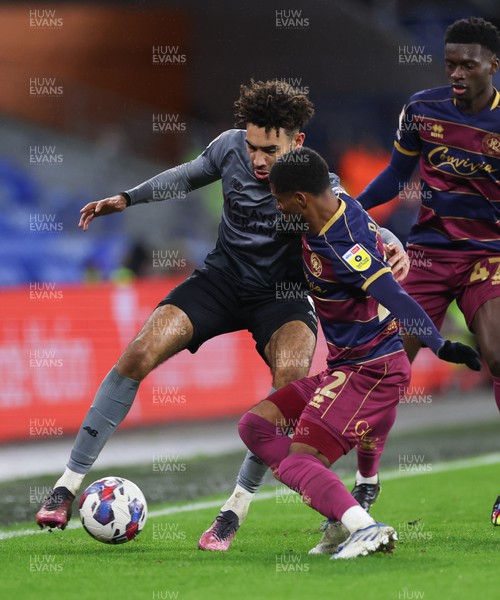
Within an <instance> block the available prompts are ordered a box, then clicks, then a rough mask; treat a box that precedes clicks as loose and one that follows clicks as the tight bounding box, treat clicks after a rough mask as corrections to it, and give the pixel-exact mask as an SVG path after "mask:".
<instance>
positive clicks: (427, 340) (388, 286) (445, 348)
mask: <svg viewBox="0 0 500 600" xmlns="http://www.w3.org/2000/svg"><path fill="white" fill-rule="evenodd" d="M365 291H366V292H367V293H369V294H370V295H371V296H373V297H374V298H375V299H376V300H377V301H378V302H380V304H382V305H383V306H384V307H385V308H387V309H388V310H389V311H390V312H391V313H392V314H393V315H394V316H395V317H397V318H398V319H399V320H400V322H401V324H402V326H403V327H404V329H405V330H406V331H407V332H408V333H410V334H411V335H414V336H415V337H417V338H419V339H420V341H421V342H423V343H424V344H426V345H427V346H428V347H429V348H430V349H431V350H432V351H433V352H434V354H436V355H437V356H438V357H439V358H441V359H442V360H446V361H448V362H453V363H462V364H465V365H467V366H468V367H469V369H472V370H473V371H480V370H481V362H480V361H479V354H478V353H477V352H476V351H475V350H474V348H471V347H470V346H466V345H465V344H462V343H460V342H452V341H450V340H445V339H444V338H443V337H442V336H441V334H440V333H439V331H438V330H437V329H436V328H435V326H434V323H433V322H432V321H431V320H430V318H429V317H428V315H427V313H426V312H425V311H424V310H423V308H422V307H421V306H420V305H419V304H418V303H417V302H415V300H413V298H411V297H410V296H409V295H408V294H407V293H406V292H405V291H404V290H403V288H402V287H401V286H400V285H399V283H397V282H396V281H395V280H394V278H393V277H392V275H391V274H390V273H388V272H386V273H384V274H382V275H381V276H380V277H378V278H377V279H375V281H374V282H373V283H371V284H370V285H369V286H367V288H366V289H365Z"/></svg>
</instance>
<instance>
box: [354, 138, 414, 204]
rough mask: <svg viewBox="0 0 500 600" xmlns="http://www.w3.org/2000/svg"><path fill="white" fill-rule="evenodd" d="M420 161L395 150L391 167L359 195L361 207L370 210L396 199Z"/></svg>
mask: <svg viewBox="0 0 500 600" xmlns="http://www.w3.org/2000/svg"><path fill="white" fill-rule="evenodd" d="M418 160H419V157H418V156H407V155H405V154H402V153H401V152H399V151H398V150H396V149H394V150H393V151H392V156H391V162H390V163H389V166H388V167H386V168H385V169H384V170H383V171H382V173H380V175H377V177H375V179H374V180H373V181H372V182H371V183H369V184H368V186H367V187H366V188H365V189H364V190H363V191H362V192H361V194H359V196H358V198H357V200H358V202H359V203H360V204H361V206H362V207H363V208H364V209H365V210H368V209H370V208H373V207H374V206H378V205H379V204H384V203H385V202H389V200H392V199H393V198H395V197H396V196H397V195H398V194H399V193H400V192H401V191H402V190H403V187H404V184H405V183H407V182H408V181H409V180H410V177H411V176H412V174H413V171H414V169H415V167H416V166H417V163H418Z"/></svg>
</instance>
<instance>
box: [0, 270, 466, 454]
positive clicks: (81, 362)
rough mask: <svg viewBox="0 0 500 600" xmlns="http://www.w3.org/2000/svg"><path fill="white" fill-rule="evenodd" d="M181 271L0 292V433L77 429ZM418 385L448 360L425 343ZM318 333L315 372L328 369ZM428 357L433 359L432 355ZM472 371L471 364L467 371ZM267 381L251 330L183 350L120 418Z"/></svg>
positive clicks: (247, 402) (232, 408) (240, 406)
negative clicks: (164, 276) (123, 281)
mask: <svg viewBox="0 0 500 600" xmlns="http://www.w3.org/2000/svg"><path fill="white" fill-rule="evenodd" d="M179 281H180V280H178V279H168V280H161V281H142V282H136V283H133V284H129V285H117V284H95V285H84V286H60V287H58V286H57V285H54V284H47V283H36V284H31V285H30V286H29V287H26V288H22V289H15V290H5V291H3V292H2V293H1V294H0V299H1V305H2V318H1V320H0V381H1V390H0V441H2V442H5V441H9V440H16V439H33V438H42V437H43V438H46V437H55V436H62V435H67V434H70V433H74V432H75V431H76V430H77V429H78V427H79V425H80V423H81V421H82V418H83V417H84V415H85V413H86V411H87V410H88V408H89V406H90V404H91V403H92V400H93V397H94V394H95V392H96V390H97V388H98V386H99V384H100V383H101V381H102V379H103V377H104V376H105V375H106V373H107V372H108V371H109V369H110V368H111V367H112V366H113V364H114V363H115V362H116V361H117V359H118V357H119V356H120V354H121V352H122V351H123V349H124V348H125V347H126V346H127V344H128V343H129V341H130V340H131V339H132V338H133V337H134V336H135V334H136V333H137V332H138V331H139V329H140V328H141V326H142V324H143V323H144V321H145V320H146V319H147V318H148V316H149V315H150V313H151V312H152V310H153V309H154V307H155V306H156V304H157V303H158V302H159V301H160V300H161V299H162V298H163V297H164V296H165V295H166V294H167V293H168V292H169V291H170V289H172V288H173V287H174V286H175V285H176V284H177V283H178V282H179ZM421 355H422V357H421V358H420V356H419V360H421V364H422V368H421V369H420V370H419V369H418V365H419V363H417V364H416V368H415V370H414V385H422V386H423V387H422V389H424V387H425V390H426V393H428V392H429V390H432V389H433V388H436V387H440V386H441V384H442V383H443V382H446V383H449V381H450V378H453V371H452V367H450V366H449V365H447V364H445V363H443V362H442V361H438V360H437V359H435V357H434V356H432V355H430V353H429V351H427V353H426V352H422V353H421ZM325 357H326V344H325V341H324V338H323V336H322V335H321V334H320V337H319V340H318V346H317V349H316V354H315V358H314V362H313V366H312V368H311V373H316V372H318V371H320V370H322V369H323V368H324V365H325ZM429 360H430V361H431V364H429ZM469 373H470V372H469ZM270 387H271V377H270V372H269V368H268V367H267V366H266V365H265V364H264V362H263V361H262V359H261V358H260V356H259V355H258V354H257V352H256V350H255V344H254V341H253V339H252V337H251V335H250V334H249V333H248V332H246V331H245V332H235V333H232V334H227V335H223V336H219V337H217V338H214V339H212V340H209V341H208V342H207V343H205V344H204V345H203V346H202V347H201V348H200V350H199V351H198V352H197V353H196V354H194V355H193V354H191V353H190V352H188V351H184V352H181V353H180V354H178V355H177V356H175V357H173V358H172V359H170V360H169V361H167V362H166V363H165V364H163V365H161V366H160V367H158V368H157V369H156V370H154V371H153V372H152V373H150V374H149V375H148V377H146V379H145V380H144V381H143V382H142V384H141V386H140V388H139V393H138V396H137V399H136V401H135V403H134V405H133V407H132V409H131V411H130V413H129V415H128V416H127V418H126V419H125V421H124V423H123V425H122V427H135V426H143V425H152V424H158V423H163V422H169V421H186V420H200V419H213V418H220V417H226V416H234V415H240V414H243V412H244V411H245V410H246V409H248V408H249V407H250V406H252V405H253V404H255V403H256V402H257V401H258V400H260V399H262V398H264V397H265V396H266V395H267V394H268V392H269V389H270Z"/></svg>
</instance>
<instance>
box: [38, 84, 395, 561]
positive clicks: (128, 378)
mask: <svg viewBox="0 0 500 600" xmlns="http://www.w3.org/2000/svg"><path fill="white" fill-rule="evenodd" d="M235 107H236V112H235V115H236V119H237V126H240V127H244V129H231V130H228V131H225V132H224V133H222V134H221V135H220V136H219V137H218V138H216V139H215V140H214V141H213V142H212V143H211V144H209V146H208V147H207V148H206V149H205V151H204V152H203V153H202V154H201V155H200V156H198V157H197V158H196V159H195V160H193V161H191V162H189V163H186V164H182V165H180V166H177V167H175V168H173V169H169V170H167V171H165V172H163V173H161V174H159V175H157V176H156V177H153V178H152V179H150V180H148V181H146V182H144V183H142V184H140V185H138V186H137V187H135V188H133V189H131V190H129V191H127V192H124V193H122V194H119V195H117V196H113V197H110V198H105V199H104V200H100V201H97V202H91V203H89V204H87V205H86V206H84V207H83V209H82V210H81V219H80V226H81V227H82V228H83V230H84V231H85V230H87V229H88V227H89V225H90V223H91V222H92V220H93V219H94V218H95V217H98V216H102V215H107V214H111V213H114V212H121V211H123V210H124V209H125V208H127V207H129V206H135V205H138V204H142V203H145V202H151V201H154V200H155V199H156V198H155V190H158V189H170V190H176V191H177V192H178V193H186V192H189V191H191V190H194V189H196V188H200V187H202V186H204V185H207V184H209V183H212V182H214V181H217V180H219V179H222V188H223V194H224V204H223V213H222V219H221V223H220V226H219V235H218V239H217V244H216V247H215V249H214V250H213V251H212V252H210V253H209V254H208V256H207V257H206V259H205V266H204V267H203V268H202V269H199V270H196V271H195V272H194V273H193V274H192V276H191V277H189V278H188V279H187V280H186V281H184V282H183V283H182V284H180V285H179V286H177V287H176V288H175V289H174V290H173V291H172V292H171V293H170V294H169V295H168V296H167V297H166V298H165V299H164V300H162V301H161V302H160V304H159V305H158V306H157V308H156V309H155V310H154V311H153V313H152V314H151V316H150V318H149V319H148V321H147V322H146V323H145V325H144V326H143V328H142V330H141V331H140V333H139V334H138V335H137V337H136V338H135V339H134V340H133V341H132V342H131V343H130V344H129V345H128V347H127V348H126V349H125V351H124V352H123V354H122V356H121V357H120V358H119V360H118V362H117V363H116V365H115V366H114V367H113V368H112V369H111V371H110V372H109V373H108V374H107V375H106V377H105V379H104V380H103V382H102V384H101V386H100V387H99V389H98V391H97V393H96V396H95V399H94V402H93V404H92V406H91V408H90V410H89V412H88V414H87V416H86V417H85V419H84V422H83V425H82V428H81V429H80V432H79V433H78V435H77V438H76V441H75V443H74V446H73V448H72V451H71V456H70V459H69V462H68V464H67V468H66V470H65V472H64V473H63V475H62V477H61V478H60V479H59V480H58V481H57V482H56V484H55V486H54V490H53V492H52V493H51V494H50V495H49V497H48V498H47V499H46V501H45V502H44V504H43V506H42V508H41V509H40V511H39V512H38V513H37V517H36V518H37V522H38V523H39V525H40V526H42V527H43V526H45V525H47V526H49V527H61V528H63V529H64V527H65V526H66V524H67V522H68V520H69V518H70V516H71V507H72V503H73V500H74V498H75V495H76V493H77V492H78V489H79V488H80V486H81V483H82V481H83V478H84V476H85V474H86V473H87V472H88V471H89V470H90V468H91V467H92V465H93V463H94V461H95V460H96V458H97V457H98V455H99V453H100V451H101V450H102V448H103V447H104V445H105V443H106V441H107V440H108V439H109V437H110V436H111V434H112V433H113V431H114V430H115V429H116V427H117V426H118V425H119V424H120V423H121V422H122V421H123V419H124V418H125V416H126V415H127V413H128V411H129V409H130V407H131V406H132V403H133V401H134V398H135V396H136V393H137V389H138V387H139V384H140V382H141V381H142V380H143V379H144V377H146V375H147V374H148V373H149V372H150V371H151V370H152V369H154V368H155V367H157V366H158V365H159V364H161V363H162V362H164V361H165V360H167V359H168V358H170V357H171V356H173V355H174V354H176V353H177V352H180V351H181V350H184V349H186V348H187V349H188V350H189V351H190V352H193V353H194V352H196V351H197V349H198V348H199V347H200V346H201V345H202V344H203V343H204V342H205V341H206V340H208V339H210V338H212V337H214V336H217V335H220V334H223V333H227V332H230V331H236V330H240V329H248V330H249V331H250V332H251V333H252V334H253V337H254V340H255V342H256V347H257V351H258V352H259V354H260V355H261V357H262V358H263V360H265V362H266V363H267V364H268V365H269V367H270V369H271V373H272V385H273V390H275V389H279V388H281V387H283V386H284V385H286V384H287V383H289V382H290V381H294V380H295V379H299V378H300V377H304V376H305V375H307V373H308V371H309V367H310V363H311V360H312V356H313V352H314V348H315V345H316V332H317V318H316V314H315V312H314V309H313V307H312V303H311V302H310V301H309V298H308V295H307V294H308V290H307V286H306V285H305V281H304V275H303V272H302V266H301V249H300V236H298V235H294V236H291V235H289V234H288V235H286V234H285V235H283V234H281V233H280V232H279V231H277V227H276V221H277V218H278V217H279V216H280V213H279V211H277V208H276V202H275V200H274V198H273V197H272V195H271V192H270V189H269V183H268V177H269V171H270V169H271V167H272V165H273V164H274V162H275V160H276V158H277V157H278V156H280V155H282V154H284V153H285V152H287V151H289V150H292V149H293V148H296V147H298V146H301V145H302V143H303V141H304V133H302V128H303V127H304V126H305V125H306V124H307V122H308V121H309V119H310V118H311V117H312V116H313V114H314V109H313V105H312V103H311V101H310V100H309V98H308V97H307V95H305V94H303V93H300V92H299V91H297V90H296V89H294V88H293V87H292V86H290V85H288V84H286V83H284V82H279V81H268V82H260V81H257V82H252V84H251V85H250V86H244V85H243V86H241V95H240V98H239V100H238V101H237V102H236V103H235ZM330 177H331V185H332V187H333V188H334V189H337V188H338V187H339V181H338V177H337V176H336V175H333V174H331V175H330ZM386 234H387V235H388V237H387V239H386V240H385V241H387V242H390V241H394V236H392V234H390V232H386ZM389 251H390V253H391V254H392V255H393V256H392V261H393V263H394V269H395V272H397V273H399V275H400V276H403V275H405V274H406V270H405V265H404V259H405V257H406V255H405V253H404V252H402V251H399V249H397V248H396V247H394V246H391V247H390V249H389ZM277 282H289V283H291V284H295V286H296V287H298V288H299V294H298V297H297V298H295V299H293V300H290V301H287V302H283V301H280V300H279V299H277V295H276V283H277ZM158 321H160V322H162V323H169V324H170V325H171V327H169V328H167V329H170V330H171V331H172V333H168V332H165V333H163V332H162V334H161V335H159V334H158V332H155V325H154V324H155V323H157V322H158ZM175 332H181V333H180V334H177V333H175ZM280 355H281V356H283V355H286V356H297V357H299V356H300V357H301V360H300V361H299V360H298V361H296V363H295V364H291V362H293V361H287V365H286V366H284V365H282V364H280V361H279V357H280ZM266 470H267V467H266V465H265V464H263V463H262V461H260V460H259V459H257V458H256V457H255V456H253V455H252V454H250V453H248V454H247V456H246V458H245V460H244V462H243V464H242V466H241V469H240V472H239V474H238V478H237V485H236V488H235V490H234V492H233V494H232V495H231V497H230V498H229V499H228V500H227V502H226V503H225V504H224V506H223V507H222V508H221V512H220V515H219V516H218V517H217V519H216V520H215V521H214V523H213V525H212V526H211V527H210V528H209V529H208V530H207V531H206V532H205V533H204V534H203V535H202V537H201V539H200V541H199V547H200V548H201V549H206V550H227V549H228V548H229V545H230V543H231V541H232V539H233V537H234V535H235V533H236V530H237V529H238V527H239V526H240V525H241V523H242V522H243V520H244V518H245V516H246V514H247V511H248V507H249V504H250V502H251V500H252V498H253V497H254V495H255V493H256V492H257V490H258V489H259V487H260V485H261V483H262V480H263V478H264V475H265V472H266ZM360 477H361V479H360V481H359V482H358V483H363V479H362V473H361V474H360ZM358 492H359V494H360V496H359V498H360V501H363V502H364V504H365V505H366V507H367V508H369V505H370V503H371V502H372V501H373V499H374V498H376V496H377V494H378V490H377V488H376V485H372V486H368V487H367V486H366V485H365V486H362V487H361V488H359V489H358Z"/></svg>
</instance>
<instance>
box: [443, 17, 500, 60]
mask: <svg viewBox="0 0 500 600" xmlns="http://www.w3.org/2000/svg"><path fill="white" fill-rule="evenodd" d="M444 43H445V44H479V45H480V46H482V47H483V48H487V49H488V50H490V52H492V53H493V54H496V55H497V56H498V55H499V54H500V34H499V33H498V29H497V28H496V27H495V26H494V25H493V23H490V22H489V21H485V20H484V19H481V18H478V17H469V18H468V19H460V20H459V21H455V22H454V23H452V24H451V25H450V26H449V27H448V29H447V30H446V33H445V36H444Z"/></svg>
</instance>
